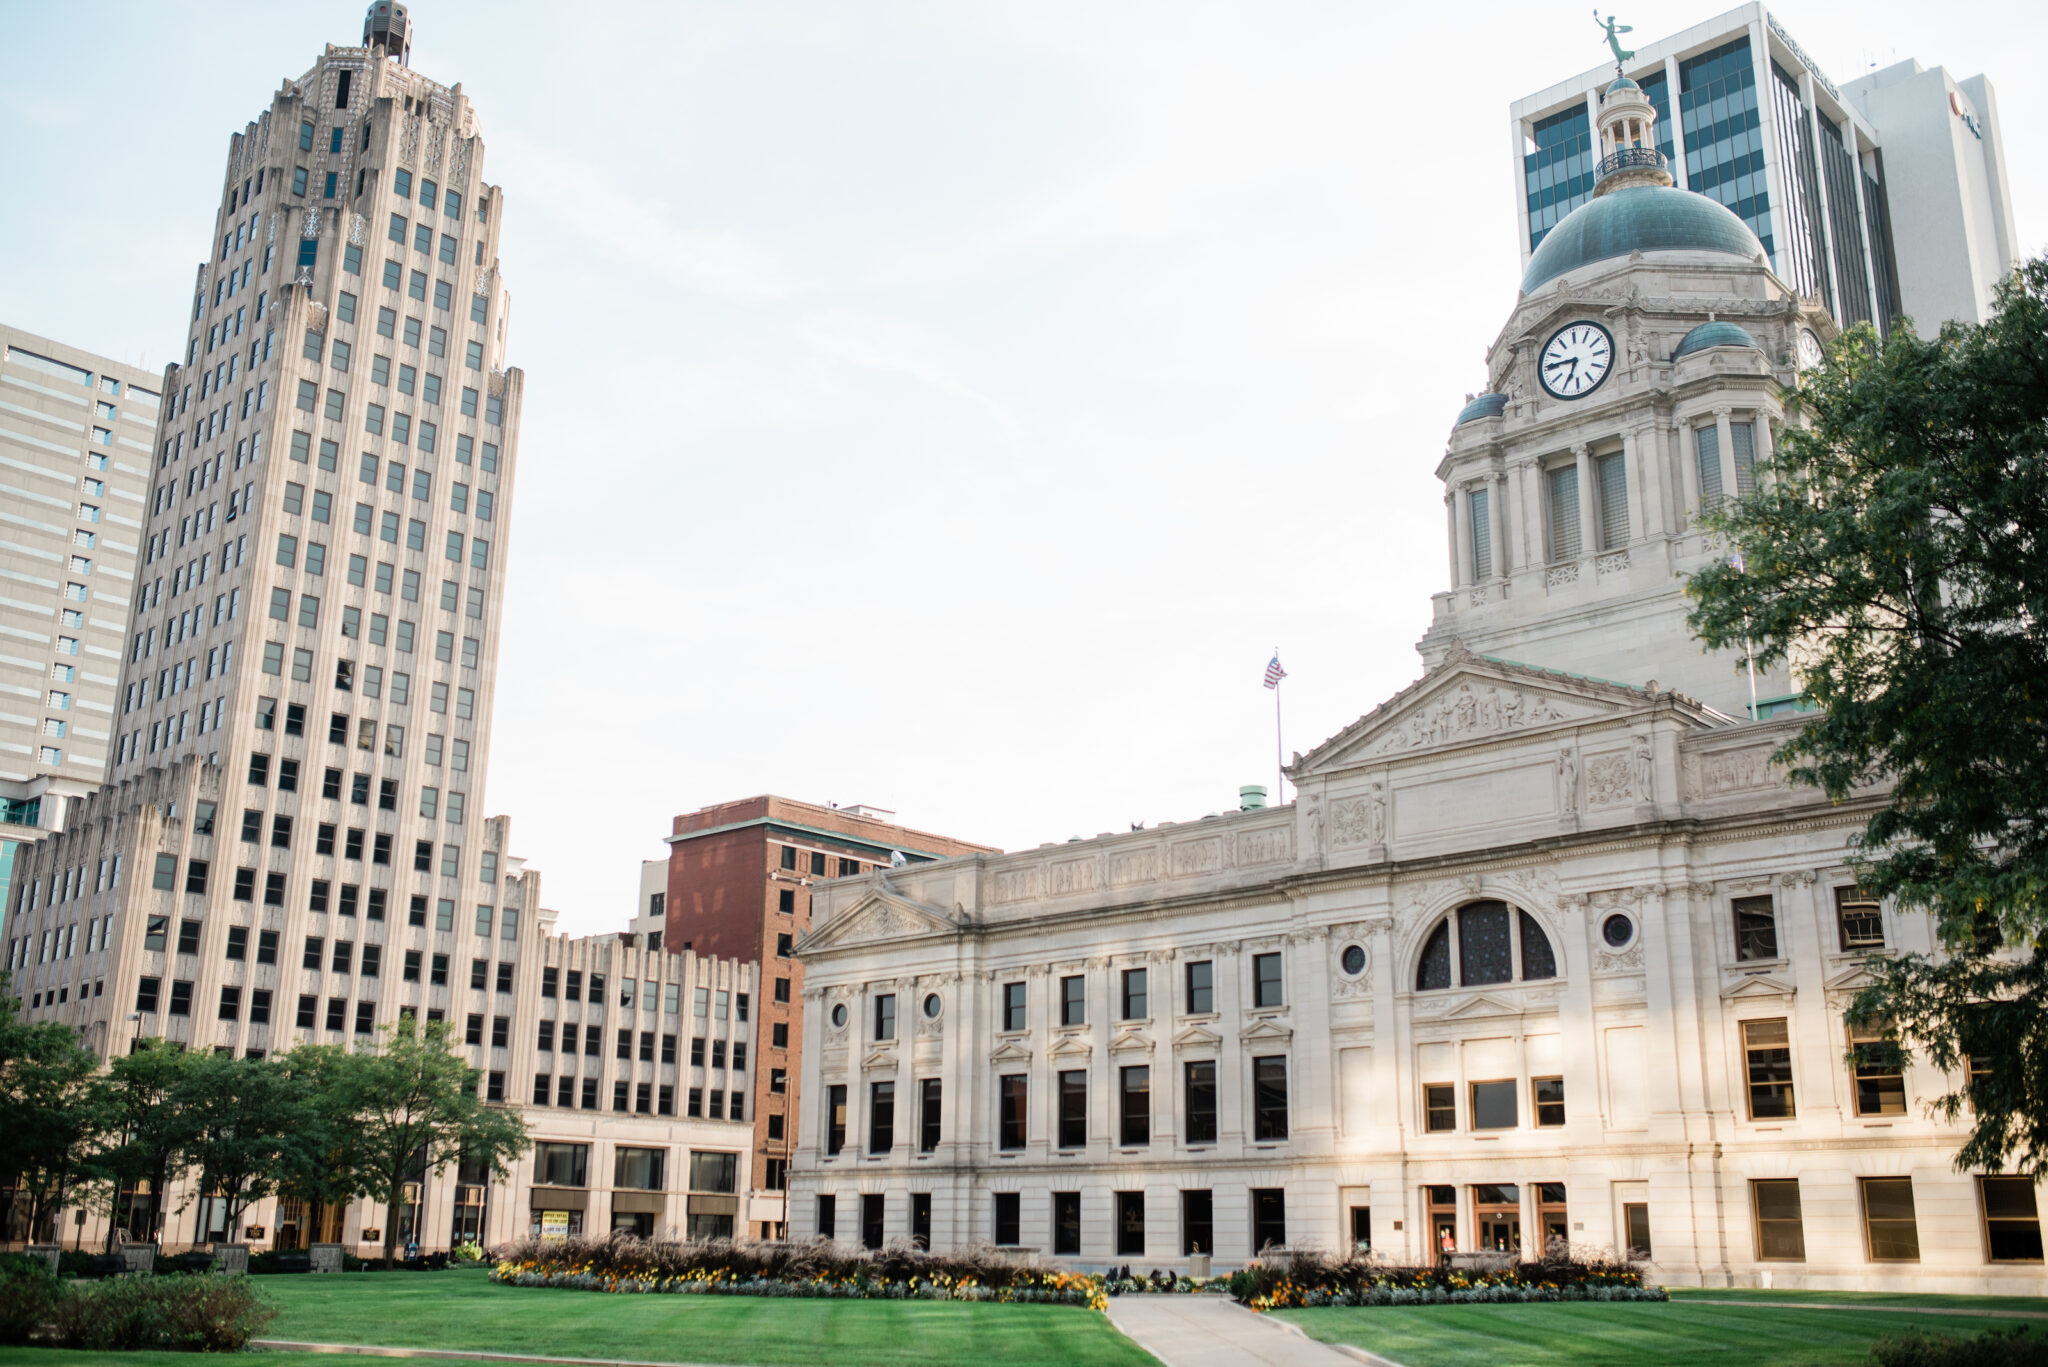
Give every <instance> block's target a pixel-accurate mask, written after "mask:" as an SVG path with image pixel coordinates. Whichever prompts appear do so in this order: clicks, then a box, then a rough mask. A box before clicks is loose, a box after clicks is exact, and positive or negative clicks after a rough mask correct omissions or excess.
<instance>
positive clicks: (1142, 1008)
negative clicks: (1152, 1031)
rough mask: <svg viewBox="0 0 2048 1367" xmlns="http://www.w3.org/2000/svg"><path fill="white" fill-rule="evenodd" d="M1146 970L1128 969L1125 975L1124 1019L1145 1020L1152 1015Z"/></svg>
mask: <svg viewBox="0 0 2048 1367" xmlns="http://www.w3.org/2000/svg"><path fill="white" fill-rule="evenodd" d="M1145 981H1146V980H1145V970H1144V969H1142V968H1127V969H1125V970H1124V973H1123V1013H1124V1014H1123V1018H1124V1019H1125V1020H1127V1021H1136V1020H1145V1019H1147V1018H1148V1017H1149V1016H1150V1015H1151V1009H1150V1006H1149V1005H1148V1002H1147V998H1146V993H1145Z"/></svg>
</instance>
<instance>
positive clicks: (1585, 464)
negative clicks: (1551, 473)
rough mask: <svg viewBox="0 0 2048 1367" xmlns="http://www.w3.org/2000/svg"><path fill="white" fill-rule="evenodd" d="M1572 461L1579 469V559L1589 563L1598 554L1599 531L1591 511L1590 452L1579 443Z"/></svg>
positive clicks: (1574, 448)
mask: <svg viewBox="0 0 2048 1367" xmlns="http://www.w3.org/2000/svg"><path fill="white" fill-rule="evenodd" d="M1572 459H1573V460H1574V461H1575V462H1577V464H1578V468H1579V559H1580V560H1582V561H1590V560H1592V559H1593V558H1594V557H1595V556H1597V555H1598V554H1599V553H1600V544H1599V543H1600V530H1599V524H1598V521H1597V519H1596V518H1595V516H1594V510H1593V453H1592V450H1591V449H1590V448H1589V447H1587V445H1586V444H1585V443H1584V442H1580V443H1579V444H1578V445H1576V446H1574V447H1573V448H1572ZM1588 568H1590V566H1589V567H1588Z"/></svg>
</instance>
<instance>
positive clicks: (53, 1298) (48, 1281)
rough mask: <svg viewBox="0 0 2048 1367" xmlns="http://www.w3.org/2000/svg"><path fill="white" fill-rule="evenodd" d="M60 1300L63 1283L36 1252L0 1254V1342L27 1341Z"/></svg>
mask: <svg viewBox="0 0 2048 1367" xmlns="http://www.w3.org/2000/svg"><path fill="white" fill-rule="evenodd" d="M63 1299H64V1284H63V1283H62V1282H60V1281H59V1280H57V1274H56V1273H54V1272H52V1271H50V1265H49V1263H47V1262H45V1261H44V1260H43V1258H42V1257H41V1256H40V1255H38V1256H34V1257H31V1256H30V1255H29V1254H26V1253H0V1343H6V1344H23V1343H27V1342H28V1341H29V1339H30V1338H31V1337H32V1336H34V1335H36V1334H38V1333H40V1332H41V1331H42V1329H43V1328H44V1326H45V1325H47V1324H48V1323H49V1322H50V1319H51V1317H52V1316H53V1315H55V1314H56V1311H57V1304H58V1302H60V1301H62V1300H63Z"/></svg>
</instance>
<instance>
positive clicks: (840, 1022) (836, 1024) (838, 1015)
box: [832, 1002, 846, 1030]
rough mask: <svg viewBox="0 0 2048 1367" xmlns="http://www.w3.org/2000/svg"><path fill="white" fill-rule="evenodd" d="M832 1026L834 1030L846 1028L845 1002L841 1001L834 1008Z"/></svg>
mask: <svg viewBox="0 0 2048 1367" xmlns="http://www.w3.org/2000/svg"><path fill="white" fill-rule="evenodd" d="M832 1028H833V1029H834V1030H844V1029H845V1028H846V1003H845V1002H841V1003H839V1005H837V1006H835V1007H833V1008H832Z"/></svg>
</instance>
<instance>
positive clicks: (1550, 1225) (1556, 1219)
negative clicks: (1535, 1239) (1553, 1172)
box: [1536, 1182, 1572, 1258]
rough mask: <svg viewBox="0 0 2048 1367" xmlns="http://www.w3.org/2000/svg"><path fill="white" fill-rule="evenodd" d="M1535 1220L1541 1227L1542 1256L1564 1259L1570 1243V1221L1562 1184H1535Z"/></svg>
mask: <svg viewBox="0 0 2048 1367" xmlns="http://www.w3.org/2000/svg"><path fill="white" fill-rule="evenodd" d="M1536 1218H1537V1219H1538V1220H1539V1221H1541V1222H1542V1225H1543V1256H1544V1257H1546V1258H1549V1257H1564V1256H1565V1246H1566V1245H1568V1244H1570V1243H1571V1241H1572V1234H1571V1230H1572V1226H1571V1220H1570V1219H1569V1218H1568V1216H1567V1212H1566V1209H1565V1201H1564V1183H1562V1182H1538V1183H1537V1184H1536Z"/></svg>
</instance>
